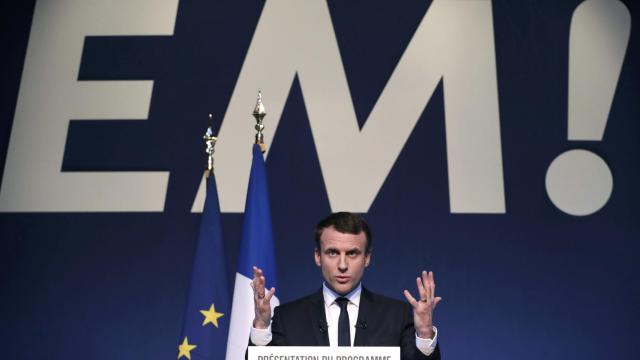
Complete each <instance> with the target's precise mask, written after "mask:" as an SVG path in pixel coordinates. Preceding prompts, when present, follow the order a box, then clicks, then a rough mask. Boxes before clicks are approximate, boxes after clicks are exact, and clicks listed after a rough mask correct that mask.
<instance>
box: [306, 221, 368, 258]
mask: <svg viewBox="0 0 640 360" xmlns="http://www.w3.org/2000/svg"><path fill="white" fill-rule="evenodd" d="M330 227H333V228H334V229H336V231H338V232H341V233H343V234H353V235H357V234H360V233H361V232H363V231H364V234H365V236H366V238H367V246H366V249H365V252H366V253H369V252H371V229H370V228H369V224H367V222H366V221H365V220H364V219H363V218H361V217H360V216H358V215H356V214H353V213H350V212H344V211H343V212H337V213H333V214H331V215H329V216H327V217H326V218H324V219H322V220H321V221H320V222H319V223H318V225H316V238H315V240H316V249H318V250H320V236H322V231H324V229H326V228H330Z"/></svg>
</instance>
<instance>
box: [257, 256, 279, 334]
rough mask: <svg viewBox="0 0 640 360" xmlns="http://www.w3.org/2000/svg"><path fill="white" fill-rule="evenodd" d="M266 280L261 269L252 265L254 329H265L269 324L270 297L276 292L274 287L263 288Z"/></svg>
mask: <svg viewBox="0 0 640 360" xmlns="http://www.w3.org/2000/svg"><path fill="white" fill-rule="evenodd" d="M265 284H266V280H265V278H264V275H263V274H262V269H259V268H258V267H256V266H254V267H253V280H252V281H251V288H252V289H253V303H254V305H255V310H256V315H255V317H254V319H253V327H255V328H256V329H266V328H268V327H269V324H271V304H270V302H271V298H272V297H273V294H275V292H276V288H271V289H270V290H269V291H268V292H267V291H266V289H265Z"/></svg>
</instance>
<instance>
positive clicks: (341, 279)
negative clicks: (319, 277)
mask: <svg viewBox="0 0 640 360" xmlns="http://www.w3.org/2000/svg"><path fill="white" fill-rule="evenodd" d="M350 279H351V277H350V276H344V275H338V276H336V280H337V281H338V282H339V283H341V284H344V283H346V282H348V281H349V280H350Z"/></svg>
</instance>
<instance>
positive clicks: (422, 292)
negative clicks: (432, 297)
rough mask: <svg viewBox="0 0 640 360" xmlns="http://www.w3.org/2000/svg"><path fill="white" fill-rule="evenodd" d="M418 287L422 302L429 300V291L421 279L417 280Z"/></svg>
mask: <svg viewBox="0 0 640 360" xmlns="http://www.w3.org/2000/svg"><path fill="white" fill-rule="evenodd" d="M416 286H417V287H418V295H419V296H420V300H423V299H426V298H427V290H426V289H425V288H424V285H423V283H422V279H420V278H419V277H418V278H416Z"/></svg>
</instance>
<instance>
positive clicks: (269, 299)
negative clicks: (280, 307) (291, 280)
mask: <svg viewBox="0 0 640 360" xmlns="http://www.w3.org/2000/svg"><path fill="white" fill-rule="evenodd" d="M275 293H276V288H274V287H272V288H271V289H269V292H268V293H267V294H266V295H265V297H264V300H265V301H267V302H269V301H271V298H272V297H273V294H275Z"/></svg>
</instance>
